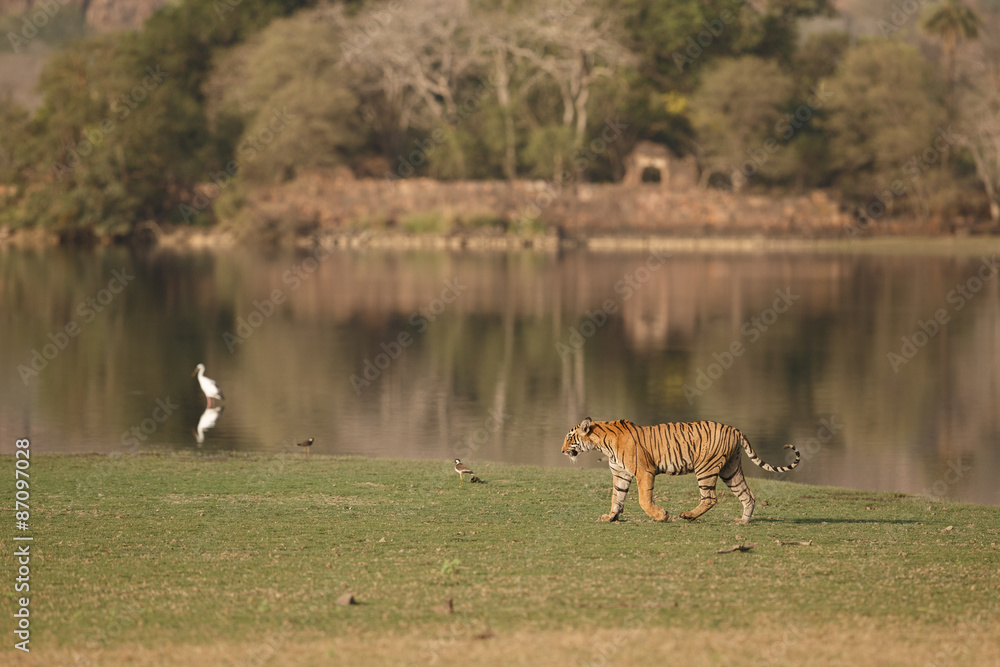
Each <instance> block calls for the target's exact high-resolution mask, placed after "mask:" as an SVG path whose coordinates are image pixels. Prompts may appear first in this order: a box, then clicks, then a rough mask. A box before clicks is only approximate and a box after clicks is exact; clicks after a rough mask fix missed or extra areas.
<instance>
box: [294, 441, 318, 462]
mask: <svg viewBox="0 0 1000 667" xmlns="http://www.w3.org/2000/svg"><path fill="white" fill-rule="evenodd" d="M315 441H316V438H309V439H308V440H305V441H303V442H297V443H295V445H296V446H297V447H305V448H306V458H309V452H310V451H312V450H311V449H310V447H312V446H313V442H315Z"/></svg>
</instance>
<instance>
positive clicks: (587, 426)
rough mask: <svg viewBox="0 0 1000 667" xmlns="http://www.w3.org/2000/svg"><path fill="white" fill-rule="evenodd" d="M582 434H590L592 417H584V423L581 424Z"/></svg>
mask: <svg viewBox="0 0 1000 667" xmlns="http://www.w3.org/2000/svg"><path fill="white" fill-rule="evenodd" d="M579 428H580V432H581V433H583V434H584V435H587V434H588V433H590V417H584V419H583V421H582V422H580V427H579Z"/></svg>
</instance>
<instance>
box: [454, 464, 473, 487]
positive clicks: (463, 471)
mask: <svg viewBox="0 0 1000 667" xmlns="http://www.w3.org/2000/svg"><path fill="white" fill-rule="evenodd" d="M455 472H457V473H458V483H459V484H461V483H462V479H463V478H464V477H465V476H466V475H473V472H472V469H471V468H470V467H469V466H467V465H465V464H464V463H462V462H461V461H460V460H459V459H455ZM473 476H474V475H473Z"/></svg>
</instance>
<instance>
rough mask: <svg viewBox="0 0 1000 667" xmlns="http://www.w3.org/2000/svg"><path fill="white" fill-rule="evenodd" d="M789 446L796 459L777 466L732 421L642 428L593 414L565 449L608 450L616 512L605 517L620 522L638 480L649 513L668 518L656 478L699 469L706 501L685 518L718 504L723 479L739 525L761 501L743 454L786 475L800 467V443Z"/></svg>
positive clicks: (641, 499)
mask: <svg viewBox="0 0 1000 667" xmlns="http://www.w3.org/2000/svg"><path fill="white" fill-rule="evenodd" d="M785 448H786V449H791V450H792V451H794V452H795V460H794V461H792V462H791V463H790V464H788V465H787V466H772V465H770V464H768V463H765V462H764V461H762V460H761V458H760V457H759V456H757V453H756V452H754V450H753V447H751V446H750V441H749V440H747V438H746V436H745V435H743V433H741V432H740V431H739V430H738V429H735V428H733V427H732V426H727V425H726V424H720V423H718V422H711V421H700V422H670V423H667V424H657V425H655V426H636V425H635V424H633V423H632V422H630V421H628V420H625V419H620V420H618V421H613V422H595V421H591V419H590V417H588V418H586V419H584V420H583V421H582V422H581V423H580V424H579V426H577V427H575V428H574V429H572V430H571V431H570V432H569V433H567V434H566V440H565V441H564V442H563V448H562V451H563V453H564V454H567V455H569V456H576V455H577V454H579V453H581V452H585V451H590V450H594V449H598V450H600V451H601V452H603V453H605V454H607V456H608V467H609V468H611V474H612V477H613V490H612V500H611V511H610V512H609V513H608V514H605V515H604V516H602V517H601V520H602V521H614V520H616V519H617V518H618V516H619V515H620V514H621V513H622V510H623V509H624V508H625V497H626V495H627V494H628V490H629V487H630V486H631V484H632V480H633V479H636V480H638V483H639V504H640V505H641V506H642V508H643V510H645V512H646V514H648V515H649V516H651V517H653V518H654V519H656V520H657V521H666V520H667V519H668V514H667V512H666V510H664V509H663V508H662V507H660V506H658V505H656V504H655V503H654V502H653V480H654V478H655V477H656V475H658V474H661V473H667V474H670V475H686V474H689V473H695V475H696V476H697V479H698V490H699V492H700V499H701V502H699V503H698V506H697V507H695V508H694V509H692V510H691V511H689V512H681V514H680V516H681V518H684V519H689V520H694V519H697V518H698V517H699V516H701V515H702V514H704V513H705V512H707V511H708V510H710V509H711V508H712V507H713V506H714V505H715V503H716V502H717V499H716V496H715V486H716V483H717V482H718V479H719V478H720V477H721V478H722V481H724V482H725V483H726V485H727V486H728V487H729V488H730V489H731V490H732V492H733V493H734V494H735V495H736V497H737V498H739V500H740V502H741V503H742V504H743V516H742V517H741V518H740V519H739V521H738V523H747V522H749V521H750V518H751V517H752V516H753V510H754V504H755V501H754V495H753V492H751V491H750V487H749V486H747V483H746V478H745V477H744V476H743V466H742V458H741V453H742V452H744V451H745V452H746V453H747V456H749V457H750V460H751V461H753V463H754V464H755V465H757V466H760V467H761V468H763V469H764V470H766V471H768V472H777V473H782V472H787V471H789V470H792V469H794V468H795V467H796V466H797V465H798V464H799V460H800V458H801V457H800V455H799V451H798V450H797V449H796V448H795V447H794V446H792V445H785Z"/></svg>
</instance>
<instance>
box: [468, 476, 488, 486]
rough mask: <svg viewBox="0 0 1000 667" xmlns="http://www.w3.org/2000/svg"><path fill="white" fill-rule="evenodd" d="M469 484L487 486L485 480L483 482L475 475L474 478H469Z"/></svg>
mask: <svg viewBox="0 0 1000 667" xmlns="http://www.w3.org/2000/svg"><path fill="white" fill-rule="evenodd" d="M469 482H470V483H472V484H485V483H486V482H484V481H483V480H481V479H479V478H478V477H476V476H475V475H473V476H472V477H470V478H469Z"/></svg>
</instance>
